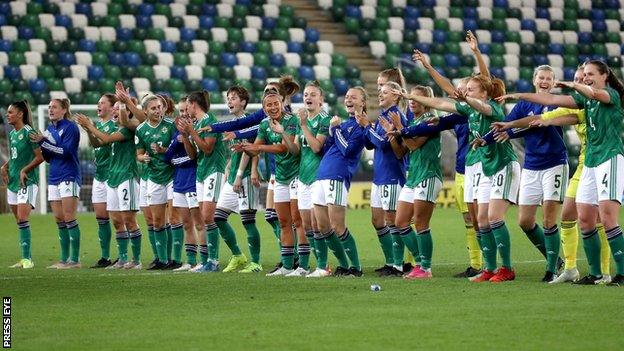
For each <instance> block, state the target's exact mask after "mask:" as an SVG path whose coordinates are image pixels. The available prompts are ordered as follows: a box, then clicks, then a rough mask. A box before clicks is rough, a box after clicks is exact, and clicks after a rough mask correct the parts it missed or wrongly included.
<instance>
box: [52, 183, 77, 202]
mask: <svg viewBox="0 0 624 351" xmlns="http://www.w3.org/2000/svg"><path fill="white" fill-rule="evenodd" d="M79 196H80V185H78V184H76V182H70V181H64V182H60V183H59V184H58V185H48V201H60V200H61V198H64V197H79Z"/></svg>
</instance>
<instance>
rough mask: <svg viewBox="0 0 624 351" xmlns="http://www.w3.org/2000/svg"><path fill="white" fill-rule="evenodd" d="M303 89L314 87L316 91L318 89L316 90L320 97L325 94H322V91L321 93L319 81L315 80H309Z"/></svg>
mask: <svg viewBox="0 0 624 351" xmlns="http://www.w3.org/2000/svg"><path fill="white" fill-rule="evenodd" d="M305 87H306V88H307V87H315V88H316V89H318V90H319V91H320V92H321V97H324V96H325V92H324V91H323V89H322V88H321V83H319V81H318V80H316V79H315V80H311V81H309V82H308V83H307V84H306V85H305Z"/></svg>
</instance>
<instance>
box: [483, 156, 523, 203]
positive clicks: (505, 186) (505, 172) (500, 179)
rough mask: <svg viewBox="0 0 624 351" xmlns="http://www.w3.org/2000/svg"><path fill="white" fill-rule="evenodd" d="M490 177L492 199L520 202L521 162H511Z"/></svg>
mask: <svg viewBox="0 0 624 351" xmlns="http://www.w3.org/2000/svg"><path fill="white" fill-rule="evenodd" d="M489 179H490V184H491V189H490V200H507V201H509V202H511V203H514V204H515V203H517V202H518V190H519V188H520V164H519V163H518V162H516V161H512V162H509V163H508V164H507V165H506V166H505V167H503V168H502V169H501V170H500V171H498V172H496V173H495V174H494V175H492V176H491V177H489Z"/></svg>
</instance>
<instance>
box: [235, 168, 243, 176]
mask: <svg viewBox="0 0 624 351" xmlns="http://www.w3.org/2000/svg"><path fill="white" fill-rule="evenodd" d="M243 173H245V172H244V171H241V170H240V169H239V170H237V171H236V176H237V177H242V176H243Z"/></svg>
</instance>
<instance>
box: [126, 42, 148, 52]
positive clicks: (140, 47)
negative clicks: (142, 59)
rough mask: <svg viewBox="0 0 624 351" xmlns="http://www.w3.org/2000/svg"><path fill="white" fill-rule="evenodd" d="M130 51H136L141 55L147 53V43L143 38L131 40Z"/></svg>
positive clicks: (129, 43)
mask: <svg viewBox="0 0 624 351" xmlns="http://www.w3.org/2000/svg"><path fill="white" fill-rule="evenodd" d="M128 51H131V52H136V53H137V54H139V55H142V54H144V53H145V44H143V42H142V41H141V40H129V41H128Z"/></svg>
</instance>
